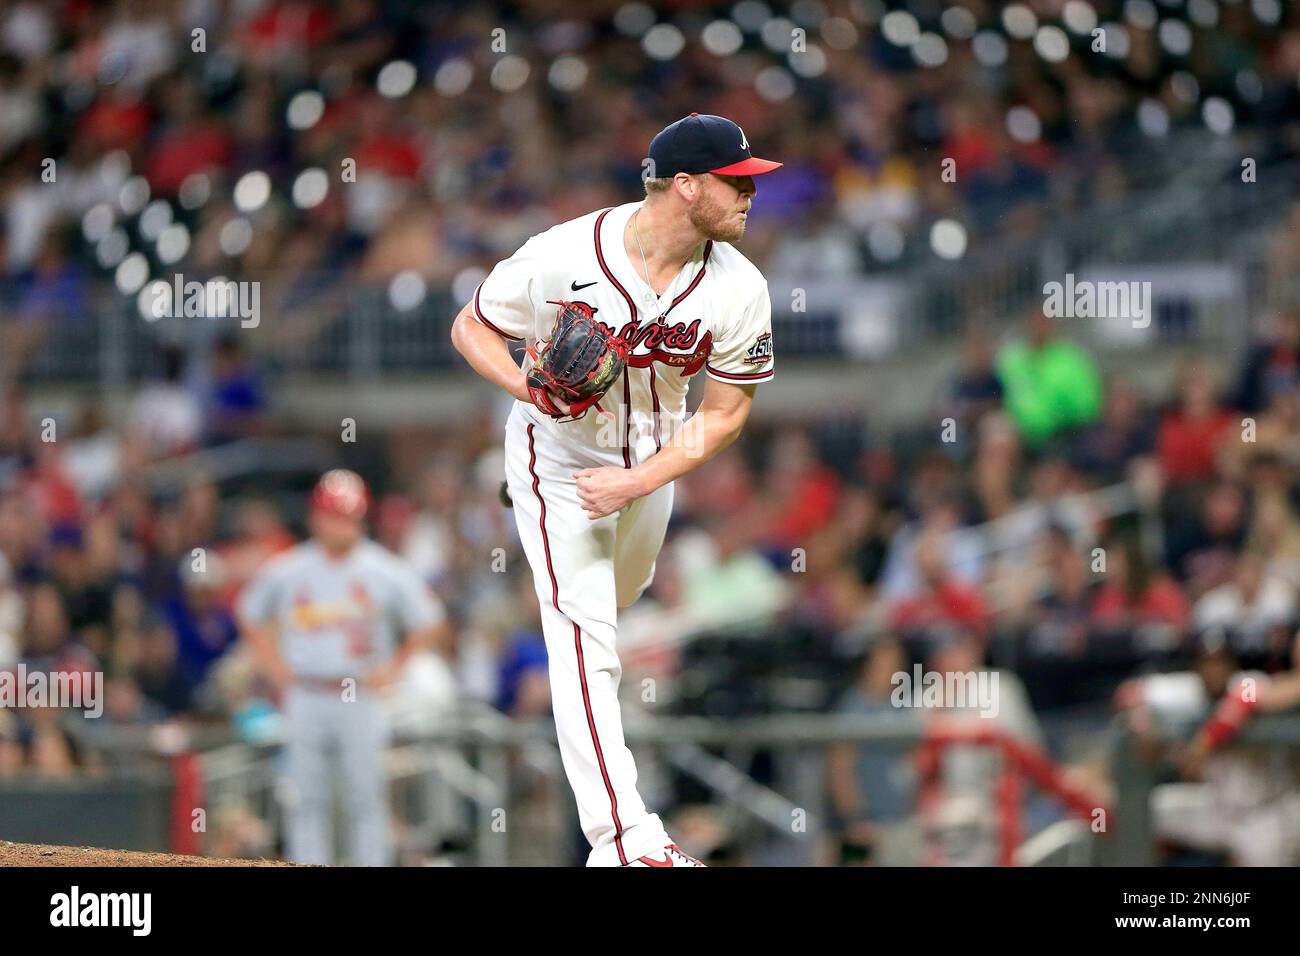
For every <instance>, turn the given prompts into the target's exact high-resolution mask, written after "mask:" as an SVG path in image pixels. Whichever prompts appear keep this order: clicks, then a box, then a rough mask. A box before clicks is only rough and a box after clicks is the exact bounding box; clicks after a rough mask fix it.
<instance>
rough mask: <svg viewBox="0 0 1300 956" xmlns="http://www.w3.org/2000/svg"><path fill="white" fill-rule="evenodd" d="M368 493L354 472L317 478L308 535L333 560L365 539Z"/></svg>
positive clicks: (340, 471) (342, 471)
mask: <svg viewBox="0 0 1300 956" xmlns="http://www.w3.org/2000/svg"><path fill="white" fill-rule="evenodd" d="M369 510H370V489H368V488H367V487H366V483H365V482H364V481H362V480H361V476H360V475H358V474H357V473H356V472H355V471H348V470H347V469H346V468H335V469H334V470H333V471H327V472H325V474H323V475H321V479H320V481H318V482H316V487H315V488H314V489H312V493H311V515H310V516H309V520H308V524H309V525H310V526H311V535H312V537H313V538H315V539H316V541H317V543H318V544H320V546H321V547H322V548H324V549H325V553H326V554H328V555H330V556H331V557H334V558H340V559H341V558H342V557H343V556H344V555H346V554H348V553H349V552H350V551H351V550H352V549H353V548H354V547H355V546H356V545H357V543H358V542H360V541H361V539H362V537H363V536H364V535H365V519H366V512H368V511H369Z"/></svg>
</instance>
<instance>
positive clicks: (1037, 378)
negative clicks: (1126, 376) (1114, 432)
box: [998, 307, 1102, 446]
mask: <svg viewBox="0 0 1300 956" xmlns="http://www.w3.org/2000/svg"><path fill="white" fill-rule="evenodd" d="M1027 332H1028V334H1027V336H1026V338H1025V339H1024V340H1023V341H1018V342H1013V343H1011V344H1010V345H1008V346H1006V347H1005V348H1003V350H1002V352H1001V353H1000V354H999V355H998V378H999V379H1000V380H1001V382H1002V389H1003V404H1004V406H1005V407H1006V410H1007V411H1008V412H1009V413H1010V415H1011V417H1012V419H1013V420H1014V421H1015V423H1016V427H1017V428H1018V429H1019V430H1020V435H1021V437H1022V438H1023V439H1024V440H1025V441H1026V442H1027V443H1029V444H1031V445H1035V446H1039V445H1042V444H1044V443H1045V442H1047V441H1048V440H1049V439H1051V438H1054V437H1056V436H1057V435H1060V434H1061V433H1062V432H1065V431H1069V430H1071V429H1074V428H1080V427H1082V426H1084V425H1090V424H1092V422H1094V421H1096V419H1097V416H1098V415H1099V414H1100V412H1101V403H1102V392H1101V375H1100V374H1099V373H1098V372H1097V366H1096V365H1095V364H1094V363H1093V360H1092V358H1091V357H1090V356H1089V355H1088V353H1087V352H1085V351H1084V350H1083V349H1082V348H1080V347H1079V346H1078V345H1076V344H1075V343H1073V342H1071V341H1069V340H1068V339H1065V338H1061V337H1060V336H1058V335H1057V334H1056V329H1055V328H1053V322H1052V320H1051V319H1048V318H1047V317H1046V316H1044V315H1043V314H1042V311H1041V309H1039V308H1038V307H1035V308H1034V309H1033V311H1032V312H1031V314H1030V316H1029V324H1028V330H1027Z"/></svg>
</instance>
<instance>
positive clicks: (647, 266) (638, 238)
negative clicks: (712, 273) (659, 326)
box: [632, 209, 672, 323]
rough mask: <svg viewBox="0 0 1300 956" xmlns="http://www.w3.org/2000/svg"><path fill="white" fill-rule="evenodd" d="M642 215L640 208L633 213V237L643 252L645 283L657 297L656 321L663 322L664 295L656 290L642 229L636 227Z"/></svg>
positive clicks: (670, 285)
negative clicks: (646, 256)
mask: <svg viewBox="0 0 1300 956" xmlns="http://www.w3.org/2000/svg"><path fill="white" fill-rule="evenodd" d="M640 215H641V210H640V209H638V210H637V211H636V212H634V213H632V236H633V238H635V239H636V248H637V251H638V252H639V253H641V268H642V269H644V270H645V284H646V285H647V286H649V287H650V294H651V295H653V296H654V297H655V311H656V312H657V313H659V314H658V316H657V317H656V318H655V321H656V322H659V323H663V321H664V318H665V316H664V310H663V308H662V306H663V298H664V296H663V295H660V294H659V293H657V292H655V287H654V282H653V281H652V280H651V278H650V263H648V262H646V258H645V246H643V245H641V230H640V229H638V228H637V227H636V220H637V217H638V216H640ZM671 288H672V283H671V282H670V283H669V284H668V289H671ZM668 289H665V290H664V295H667V294H668Z"/></svg>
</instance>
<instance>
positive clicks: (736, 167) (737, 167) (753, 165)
mask: <svg viewBox="0 0 1300 956" xmlns="http://www.w3.org/2000/svg"><path fill="white" fill-rule="evenodd" d="M783 165H784V163H774V162H772V160H770V159H759V158H758V157H757V156H751V157H749V159H742V160H741V161H740V162H738V163H732V164H731V165H730V166H720V167H718V168H717V169H710V170H709V172H711V173H717V174H718V175H719V176H761V175H762V174H763V173H770V172H771V171H772V170H774V169H780V168H781V167H782V166H783Z"/></svg>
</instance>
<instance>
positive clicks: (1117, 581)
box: [1092, 538, 1191, 646]
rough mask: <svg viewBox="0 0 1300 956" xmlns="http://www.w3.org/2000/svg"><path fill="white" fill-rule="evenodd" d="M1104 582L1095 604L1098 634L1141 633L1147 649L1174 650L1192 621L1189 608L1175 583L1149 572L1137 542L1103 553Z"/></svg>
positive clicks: (1121, 543) (1115, 544)
mask: <svg viewBox="0 0 1300 956" xmlns="http://www.w3.org/2000/svg"><path fill="white" fill-rule="evenodd" d="M1105 554H1106V563H1107V567H1106V581H1105V583H1104V584H1102V586H1101V587H1100V588H1098V590H1097V596H1096V598H1095V599H1094V600H1093V603H1092V623H1093V626H1094V627H1095V628H1096V629H1097V630H1099V631H1109V632H1112V633H1114V632H1130V633H1131V632H1139V631H1140V632H1143V633H1141V634H1138V635H1137V636H1138V638H1139V639H1140V640H1141V641H1142V643H1144V644H1159V645H1161V646H1172V645H1173V643H1174V642H1175V641H1176V640H1178V639H1180V638H1181V637H1182V635H1183V633H1184V632H1185V631H1186V629H1187V625H1188V623H1189V621H1190V620H1191V606H1190V605H1189V603H1188V601H1187V597H1186V595H1184V594H1183V591H1182V588H1180V587H1179V586H1178V583H1177V582H1176V581H1174V579H1173V578H1172V577H1170V576H1169V575H1168V574H1166V573H1165V572H1164V571H1161V570H1159V569H1157V568H1153V567H1151V565H1150V564H1149V563H1148V562H1147V560H1146V558H1145V556H1144V555H1143V554H1142V549H1141V548H1140V546H1139V545H1138V543H1137V541H1135V540H1133V539H1131V538H1130V539H1124V540H1122V541H1112V542H1110V543H1109V544H1108V545H1107V546H1106V548H1105Z"/></svg>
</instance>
